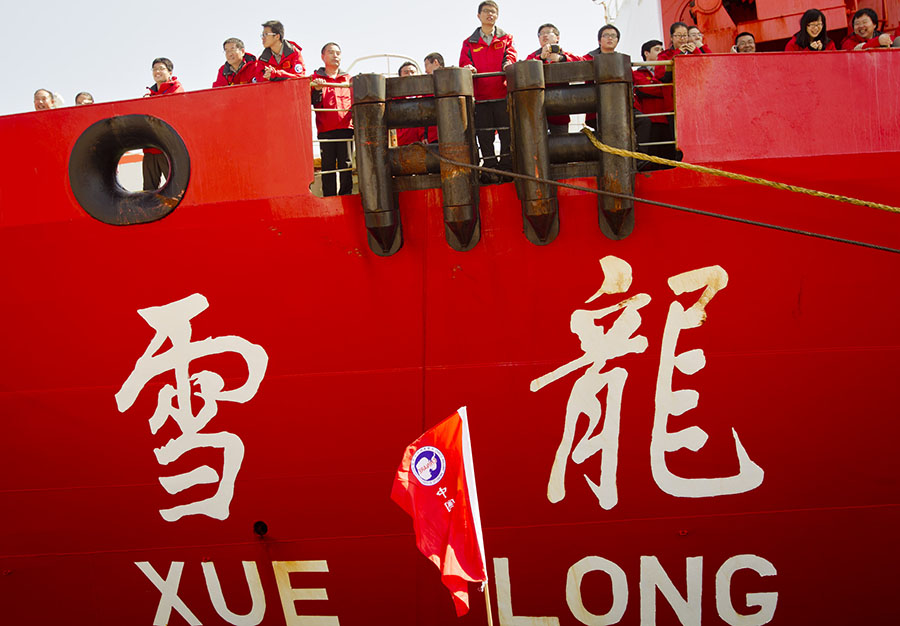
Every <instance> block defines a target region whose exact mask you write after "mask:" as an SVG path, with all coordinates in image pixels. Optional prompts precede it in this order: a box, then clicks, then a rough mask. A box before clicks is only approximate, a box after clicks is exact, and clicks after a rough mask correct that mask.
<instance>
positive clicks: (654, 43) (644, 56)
mask: <svg viewBox="0 0 900 626" xmlns="http://www.w3.org/2000/svg"><path fill="white" fill-rule="evenodd" d="M661 45H663V42H661V41H660V40H659V39H651V40H650V41H645V42H644V45H643V46H641V58H642V59H644V60H645V61H646V60H647V53H648V52H650V49H651V48H652V47H653V46H661Z"/></svg>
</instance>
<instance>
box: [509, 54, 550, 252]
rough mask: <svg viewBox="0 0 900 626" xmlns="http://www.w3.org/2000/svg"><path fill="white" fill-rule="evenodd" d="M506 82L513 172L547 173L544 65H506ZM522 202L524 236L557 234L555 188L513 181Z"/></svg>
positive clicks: (542, 239)
mask: <svg viewBox="0 0 900 626" xmlns="http://www.w3.org/2000/svg"><path fill="white" fill-rule="evenodd" d="M506 84H507V85H509V91H510V93H511V96H510V97H511V100H512V106H511V109H512V111H513V114H512V115H511V116H510V119H511V122H512V131H513V159H514V162H515V164H516V171H517V172H518V173H520V174H528V175H530V176H536V177H539V178H548V177H549V175H550V151H549V146H548V142H547V137H548V134H547V111H546V109H545V107H544V64H543V63H541V62H540V61H537V60H531V61H521V62H519V63H514V64H512V65H509V66H507V68H506ZM517 183H518V184H517V185H516V191H517V192H518V194H519V200H520V201H521V202H522V216H523V218H524V219H523V222H524V226H525V236H526V237H528V240H529V241H530V242H532V243H535V244H538V245H546V244H548V243H550V242H551V241H553V240H554V239H555V238H556V235H557V234H559V206H558V204H557V200H556V187H554V186H552V185H548V184H547V183H538V182H534V181H530V180H520V181H517Z"/></svg>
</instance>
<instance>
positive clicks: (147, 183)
mask: <svg viewBox="0 0 900 626" xmlns="http://www.w3.org/2000/svg"><path fill="white" fill-rule="evenodd" d="M150 68H151V70H152V72H153V82H154V84H153V85H151V86H150V87H147V91H148V93H146V94H144V97H147V96H167V95H170V94H173V93H184V87H182V86H181V83H180V82H178V77H177V76H173V75H172V71H173V70H174V69H175V65H174V64H173V63H172V61H171V59H167V58H166V57H159V58H156V59H153V63H152V64H151V66H150ZM141 169H142V172H143V175H144V191H155V190H156V189H159V184H160V180H161V178H162V177H163V176H165V177H166V178H168V177H169V159H168V158H167V157H166V155H165V154H163V153H162V151H161V150H159V149H157V148H144V160H143V164H142V165H141Z"/></svg>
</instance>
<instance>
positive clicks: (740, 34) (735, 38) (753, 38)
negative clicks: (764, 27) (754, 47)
mask: <svg viewBox="0 0 900 626" xmlns="http://www.w3.org/2000/svg"><path fill="white" fill-rule="evenodd" d="M748 35H749V36H750V39H752V40H753V43H756V37H754V36H753V33H748V32H747V31H744V32H742V33H738V34H737V35H735V36H734V45H737V42H738V39H740V38H741V37H747V36H748Z"/></svg>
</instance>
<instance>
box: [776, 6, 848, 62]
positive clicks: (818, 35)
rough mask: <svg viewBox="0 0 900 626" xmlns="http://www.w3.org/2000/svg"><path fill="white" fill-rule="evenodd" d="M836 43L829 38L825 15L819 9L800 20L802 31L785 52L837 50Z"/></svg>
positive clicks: (787, 46) (804, 15)
mask: <svg viewBox="0 0 900 626" xmlns="http://www.w3.org/2000/svg"><path fill="white" fill-rule="evenodd" d="M836 49H837V48H836V47H835V45H834V42H833V41H831V39H829V38H828V29H827V28H826V26H825V14H824V13H822V12H821V11H820V10H819V9H810V10H808V11H807V12H806V13H804V14H803V17H801V18H800V30H799V31H797V34H796V35H794V36H793V37H792V38H791V40H790V41H789V42H787V45H786V46H785V47H784V50H785V52H801V51H805V52H815V51H817V50H836Z"/></svg>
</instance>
